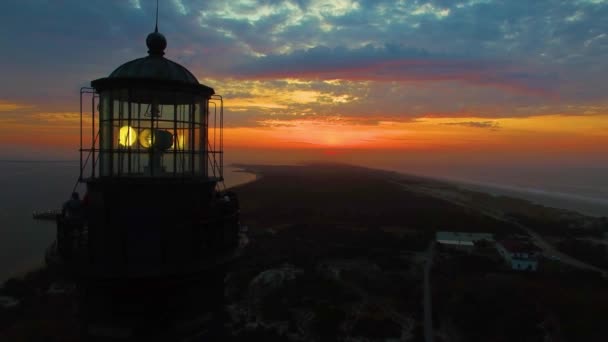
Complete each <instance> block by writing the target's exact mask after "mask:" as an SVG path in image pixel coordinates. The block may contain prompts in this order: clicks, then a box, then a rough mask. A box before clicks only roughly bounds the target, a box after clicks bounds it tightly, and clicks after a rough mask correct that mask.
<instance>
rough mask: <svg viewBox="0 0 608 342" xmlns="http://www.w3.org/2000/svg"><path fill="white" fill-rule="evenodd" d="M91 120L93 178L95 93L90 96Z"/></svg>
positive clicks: (92, 167)
mask: <svg viewBox="0 0 608 342" xmlns="http://www.w3.org/2000/svg"><path fill="white" fill-rule="evenodd" d="M100 117H101V113H100ZM91 121H92V122H91V161H92V163H91V178H95V94H93V97H92V98H91ZM100 147H101V145H100Z"/></svg>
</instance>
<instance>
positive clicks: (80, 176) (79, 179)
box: [78, 88, 84, 182]
mask: <svg viewBox="0 0 608 342" xmlns="http://www.w3.org/2000/svg"><path fill="white" fill-rule="evenodd" d="M83 91H84V88H80V150H79V152H80V174H79V175H78V181H79V182H82V94H83Z"/></svg>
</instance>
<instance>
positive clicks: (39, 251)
mask: <svg viewBox="0 0 608 342" xmlns="http://www.w3.org/2000/svg"><path fill="white" fill-rule="evenodd" d="M236 171H237V169H235V168H230V167H227V168H226V169H225V170H224V173H225V178H226V180H225V184H226V186H227V187H231V186H234V185H238V184H242V183H246V182H250V181H252V180H255V175H253V174H250V173H245V172H236ZM77 177H78V162H73V161H61V162H58V161H53V162H40V161H0V283H2V282H4V281H5V280H6V279H8V278H9V277H11V276H15V275H19V274H22V273H24V272H27V271H28V270H31V269H33V268H36V267H38V266H40V265H42V264H43V262H44V252H45V250H46V249H47V247H48V246H49V245H50V244H51V243H52V241H53V240H54V238H55V224H54V222H52V221H38V220H33V219H32V212H34V211H36V210H48V209H57V208H60V207H61V204H62V203H63V202H64V201H66V200H67V199H68V198H69V196H70V194H71V193H72V189H73V188H74V185H75V183H76V179H77ZM82 192H83V191H81V193H82Z"/></svg>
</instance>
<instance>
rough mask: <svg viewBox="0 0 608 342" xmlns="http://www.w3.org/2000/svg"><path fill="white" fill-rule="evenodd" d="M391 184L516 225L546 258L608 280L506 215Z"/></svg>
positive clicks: (424, 189) (450, 198) (429, 192)
mask: <svg viewBox="0 0 608 342" xmlns="http://www.w3.org/2000/svg"><path fill="white" fill-rule="evenodd" d="M390 182H391V183H393V184H398V185H400V186H402V187H403V188H404V189H406V190H408V191H414V192H418V193H422V194H425V195H428V196H432V197H435V198H439V199H441V200H444V201H446V202H450V203H452V204H455V205H459V206H461V207H465V208H469V209H474V210H477V211H478V212H480V213H481V214H483V215H485V216H488V217H491V218H493V219H495V220H498V221H502V222H506V223H510V224H513V225H516V226H517V227H519V228H520V229H522V230H523V231H525V232H526V233H528V234H529V235H530V237H531V238H532V240H534V243H535V244H536V245H537V246H538V247H539V248H541V249H542V250H543V254H544V255H545V256H547V257H549V256H556V257H558V258H559V259H560V262H562V263H564V264H567V265H570V266H572V267H576V268H579V269H584V270H590V271H595V272H600V273H601V274H602V276H603V277H604V278H608V271H607V270H604V269H602V268H599V267H597V266H593V265H591V264H588V263H586V262H583V261H581V260H578V259H575V258H573V257H571V256H569V255H567V254H564V253H562V252H560V251H559V250H557V248H555V247H554V246H553V245H551V244H550V243H549V242H548V241H547V240H545V239H544V238H543V237H542V236H540V235H539V234H538V233H536V232H535V231H534V230H532V229H531V228H530V227H526V226H524V225H522V224H521V223H519V222H517V221H515V220H513V219H509V218H506V217H504V215H502V213H498V212H496V211H494V210H491V209H488V208H480V207H479V206H475V205H473V204H472V203H468V202H466V201H463V200H459V197H458V196H442V195H441V194H439V193H436V192H433V191H432V190H431V189H427V188H424V187H416V186H412V185H409V184H403V183H399V182H397V181H390Z"/></svg>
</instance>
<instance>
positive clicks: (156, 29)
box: [154, 0, 158, 32]
mask: <svg viewBox="0 0 608 342" xmlns="http://www.w3.org/2000/svg"><path fill="white" fill-rule="evenodd" d="M154 32H158V0H156V26H155V27H154Z"/></svg>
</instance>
